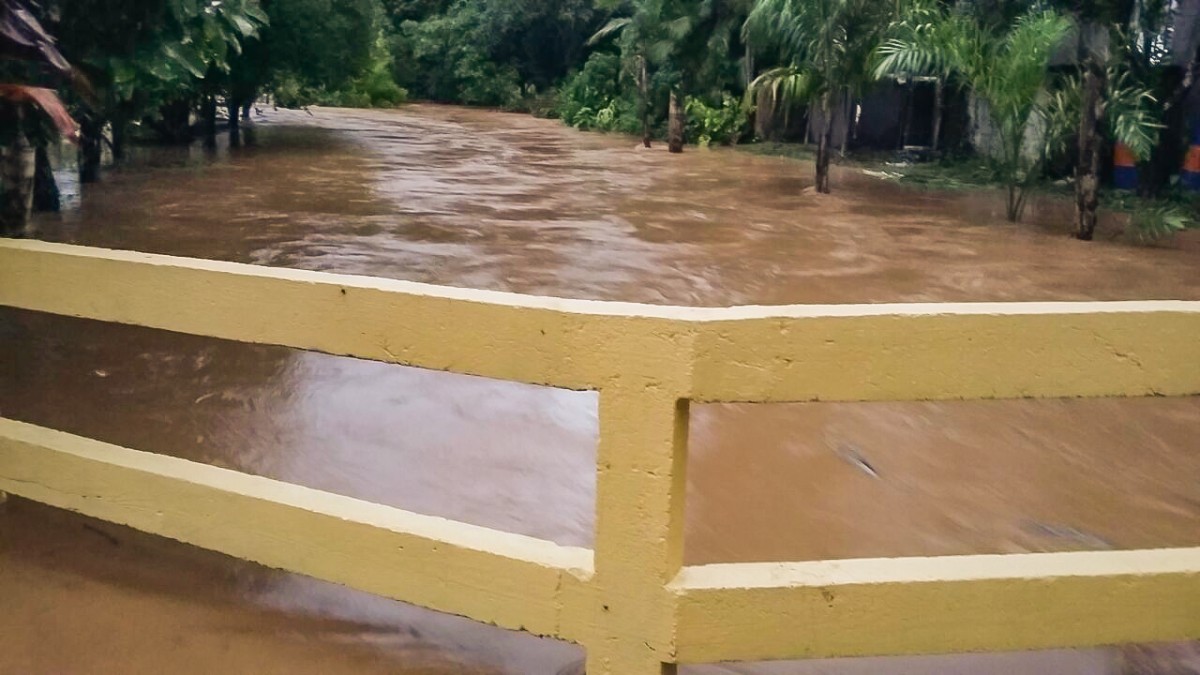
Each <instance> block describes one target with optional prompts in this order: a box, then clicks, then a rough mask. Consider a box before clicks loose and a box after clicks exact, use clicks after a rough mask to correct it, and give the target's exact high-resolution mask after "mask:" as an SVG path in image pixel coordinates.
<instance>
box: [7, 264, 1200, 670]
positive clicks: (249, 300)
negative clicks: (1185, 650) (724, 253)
mask: <svg viewBox="0 0 1200 675" xmlns="http://www.w3.org/2000/svg"><path fill="white" fill-rule="evenodd" d="M0 305H4V306H10V307H17V308H23V309H28V310H35V311H40V312H50V313H54V314H61V315H65V316H73V317H86V318H90V319H98V320H101V321H110V322H118V323H124V324H131V325H137V326H146V327H151V328H158V329H163V330H170V331H176V332H182V333H190V334H195V335H204V336H212V337H217V338H223V339H228V340H237V341H241V342H250V343H260V344H271V345H282V346H287V347H294V348H298V349H305V350H311V351H317V352H324V353H328V354H338V355H347V356H354V357H358V358H363V359H371V360H375V361H382V362H387V363H395V364H403V365H406V366H416V367H420V368H428V369H434V370H444V371H452V372H456V373H465V374H471V375H480V376H485V377H491V378H499V379H504V380H513V381H518V382H526V383H532V384H540V385H549V386H554V387H562V388H568V389H577V390H596V391H598V392H599V396H600V442H599V448H598V450H597V468H596V471H597V496H596V533H595V547H594V550H587V549H582V548H575V547H567V546H559V545H556V544H553V543H550V542H546V541H541V540H537V539H532V538H529V537H525V536H521V535H515V534H510V533H505V532H498V531H494V530H489V529H486V528H481V527H476V526H472V525H466V524H463V523H456V522H451V521H448V520H445V519H442V518H436V517H431V516H425V515H420V514H416V513H410V512H406V511H402V510H399V509H394V508H390V507H385V506H380V505H376V504H370V503H366V502H363V501H360V500H356V499H352V498H349V497H344V496H340V495H335V494H330V493H326V492H321V491H318V490H313V489H309V488H305V487H301V486H297V485H290V484H286V483H282V482H278V481H274V480H270V479H266V478H261V477H257V476H250V475H246V474H242V473H238V472H234V471H229V470H225V469H221V468H216V467H212V466H207V465H203V464H197V463H194V462H189V461H185V460H181V459H175V458H171V457H165V456H161V455H155V454H151V453H147V452H141V451H137V450H131V449H127V448H122V447H117V446H114V445H110V444H106V443H102V442H99V441H95V440H90V439H86V438H80V437H77V436H72V435H69V434H66V433H63V432H60V431H55V430H51V429H45V428H41V427H37V426H33V425H30V424H25V423H22V422H17V421H13V420H7V419H0V491H4V492H8V493H12V494H14V495H19V496H22V497H26V498H29V499H33V500H36V501H39V502H43V503H46V504H50V505H53V506H57V507H61V508H65V509H70V510H72V511H77V512H80V513H84V514H87V515H89V516H93V517H97V518H101V519H104V520H107V521H111V522H114V523H121V524H124V525H128V526H131V527H134V528H137V529H139V530H143V531H146V532H151V533H155V534H159V535H163V536H166V537H170V538H172V539H177V540H180V541H184V542H188V543H191V544H194V545H197V546H201V547H204V548H208V549H212V550H216V551H221V552H223V553H226V554H229V555H232V556H236V557H239V558H244V559H247V560H253V561H257V562H259V563H262V564H264V565H268V566H271V567H276V568H280V569H284V570H289V571H292V572H297V573H301V574H306V575H309V576H312V577H316V578H319V579H324V580H327V581H332V582H336V583H340V584H344V585H347V586H350V587H353V588H357V589H360V590H364V591H367V592H371V593H376V594H379V595H382V596H386V597H389V598H394V599H397V600H401V601H404V602H409V603H413V604H417V605H421V606H424V607H428V608H431V609H435V610H439V611H443V612H449V613H453V614H459V615H462V616H466V617H470V618H472V619H475V620H478V621H482V622H486V623H491V624H495V625H498V626H502V627H505V628H510V629H519V630H525V631H529V632H531V633H535V634H538V635H545V636H553V637H557V638H561V639H565V640H570V641H573V642H577V643H580V644H582V645H584V646H585V648H586V649H587V654H588V673H589V674H590V675H606V674H607V675H659V674H660V673H671V672H674V670H675V665H674V664H677V663H703V662H712V661H721V660H759V659H795V658H811V657H826V656H867V655H899V654H920V653H947V652H965V651H985V650H1023V649H1039V648H1052V647H1081V646H1093V645H1103V644H1115V643H1125V642H1150V641H1168V640H1186V639H1200V610H1198V608H1200V548H1188V549H1163V550H1141V551H1115V552H1082V553H1055V554H1020V555H982V556H955V557H941V558H899V559H879V560H840V561H823V562H803V563H769V564H765V563H764V564H729V565H705V566H698V567H685V566H684V565H683V556H682V549H683V509H684V504H683V495H684V486H685V480H686V476H685V473H686V469H687V429H688V408H689V403H690V402H693V401H699V402H709V401H725V402H734V401H748V402H768V401H883V400H890V401H913V400H959V399H993V398H1047V397H1104V396H1187V395H1196V394H1200V302H1174V301H1163V302H1124V303H1022V304H930V305H869V306H796V307H738V308H728V309H700V308H678V307H657V306H647V305H635V304H625V303H612V302H594V301H579V300H561V299H552V298H541V297H527V296H520V295H513V294H508V293H496V292H486V291H474V290H461V289H454V288H444V287H436V286H429V285H424V284H416V283H409V282H402V281H389V280H382V279H374V278H365V277H351V276H339V275H333V274H326V273H317V272H305V271H297V270H287V269H271V268H263V267H256V266H249V265H241V264H233V263H223V262H212V261H202V260H191V259H183V258H172V257H167V256H159V255H149V254H142V253H130V252H119V251H108V250H99V249H91V248H80V247H74V246H65V245H58V244H46V243H38V242H27V241H3V242H0ZM5 358H20V355H16V354H8V355H5ZM1031 617H1036V618H1037V620H1036V621H1031V620H1030V618H1031Z"/></svg>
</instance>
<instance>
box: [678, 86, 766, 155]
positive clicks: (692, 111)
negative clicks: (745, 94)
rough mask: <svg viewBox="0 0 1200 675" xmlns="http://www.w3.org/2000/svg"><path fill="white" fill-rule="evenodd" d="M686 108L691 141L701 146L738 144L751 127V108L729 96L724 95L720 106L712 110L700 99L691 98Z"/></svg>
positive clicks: (711, 107) (712, 107)
mask: <svg viewBox="0 0 1200 675" xmlns="http://www.w3.org/2000/svg"><path fill="white" fill-rule="evenodd" d="M685 105H686V109H687V113H688V138H691V139H693V140H695V142H696V144H697V145H700V146H709V145H712V144H714V143H716V144H718V145H731V144H734V143H737V142H738V141H740V140H741V139H742V136H744V135H745V133H746V130H747V129H748V128H749V126H750V106H749V105H747V104H745V103H743V102H742V101H741V100H740V99H738V98H736V97H734V96H731V95H729V94H728V93H722V94H721V103H720V105H718V106H710V105H708V104H707V103H706V102H705V101H704V100H703V99H700V98H689V99H688V100H687V102H686V104H685Z"/></svg>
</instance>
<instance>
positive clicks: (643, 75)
mask: <svg viewBox="0 0 1200 675" xmlns="http://www.w3.org/2000/svg"><path fill="white" fill-rule="evenodd" d="M638 61H639V62H640V66H639V70H638V96H639V97H640V98H641V103H640V105H641V107H642V110H641V113H642V145H644V146H646V147H647V148H649V147H650V72H649V70H648V69H647V65H646V57H644V56H641V57H638Z"/></svg>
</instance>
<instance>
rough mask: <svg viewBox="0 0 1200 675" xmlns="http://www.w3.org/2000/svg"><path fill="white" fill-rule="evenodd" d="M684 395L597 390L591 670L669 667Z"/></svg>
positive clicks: (609, 672)
mask: <svg viewBox="0 0 1200 675" xmlns="http://www.w3.org/2000/svg"><path fill="white" fill-rule="evenodd" d="M687 433H688V403H687V401H686V400H681V399H679V398H678V397H677V395H676V394H675V392H672V391H668V390H665V389H662V388H655V387H653V386H646V387H636V386H630V387H626V386H621V385H618V387H617V388H614V389H605V390H602V391H601V393H600V444H599V450H598V454H597V477H596V506H597V512H596V513H597V515H596V547H595V568H596V577H595V581H596V585H597V588H598V589H599V592H598V593H597V596H596V602H597V603H599V604H600V607H599V608H598V609H599V611H598V612H596V614H595V615H594V616H595V617H597V618H595V623H594V625H593V626H592V627H591V630H590V631H589V632H590V633H591V637H590V639H588V640H586V641H585V646H586V647H587V651H588V656H587V674H588V675H674V673H675V666H674V665H673V661H674V658H675V654H674V632H675V616H674V607H673V604H672V603H671V598H670V597H669V595H668V594H667V592H666V591H665V589H664V587H665V586H666V584H667V583H668V582H669V581H670V580H671V579H672V578H673V577H674V576H675V575H676V574H677V573H678V571H679V569H680V567H681V565H682V563H683V494H684V487H685V485H686V482H685V481H686V476H685V471H684V469H685V466H686V461H687V458H686V451H687Z"/></svg>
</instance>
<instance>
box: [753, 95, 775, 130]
mask: <svg viewBox="0 0 1200 675" xmlns="http://www.w3.org/2000/svg"><path fill="white" fill-rule="evenodd" d="M773 103H774V101H772V100H771V95H770V93H769V92H768V91H767V90H766V88H765V87H764V88H762V89H759V91H758V97H757V104H756V105H755V106H754V135H755V136H757V137H758V138H759V140H763V141H773V140H775V106H774V105H773Z"/></svg>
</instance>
